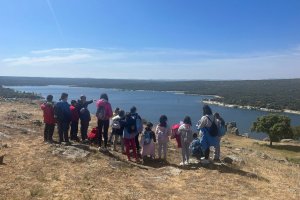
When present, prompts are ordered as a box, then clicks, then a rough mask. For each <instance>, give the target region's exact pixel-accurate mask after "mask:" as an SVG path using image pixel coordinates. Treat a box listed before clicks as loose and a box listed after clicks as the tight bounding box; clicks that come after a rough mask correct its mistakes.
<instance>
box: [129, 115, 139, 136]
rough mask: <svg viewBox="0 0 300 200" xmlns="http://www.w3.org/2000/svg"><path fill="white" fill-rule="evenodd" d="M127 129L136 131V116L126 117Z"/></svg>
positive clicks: (132, 131) (131, 131)
mask: <svg viewBox="0 0 300 200" xmlns="http://www.w3.org/2000/svg"><path fill="white" fill-rule="evenodd" d="M126 129H127V131H128V133H136V132H137V126H136V117H134V116H128V117H127V119H126Z"/></svg>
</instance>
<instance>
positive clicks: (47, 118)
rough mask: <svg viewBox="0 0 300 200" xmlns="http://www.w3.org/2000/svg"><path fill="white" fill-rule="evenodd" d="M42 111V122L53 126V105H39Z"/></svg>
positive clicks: (47, 103) (46, 103)
mask: <svg viewBox="0 0 300 200" xmlns="http://www.w3.org/2000/svg"><path fill="white" fill-rule="evenodd" d="M41 109H42V110H43V116H44V122H45V123H46V124H55V122H56V120H55V118H54V104H53V103H52V102H45V103H43V104H42V105H41Z"/></svg>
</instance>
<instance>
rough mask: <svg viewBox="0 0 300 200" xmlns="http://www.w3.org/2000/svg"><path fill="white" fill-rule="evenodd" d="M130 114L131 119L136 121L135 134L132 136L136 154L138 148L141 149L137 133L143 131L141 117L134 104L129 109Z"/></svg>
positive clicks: (138, 150)
mask: <svg viewBox="0 0 300 200" xmlns="http://www.w3.org/2000/svg"><path fill="white" fill-rule="evenodd" d="M130 115H131V117H132V118H133V119H135V121H136V126H137V134H136V136H135V138H134V140H135V146H136V150H137V152H138V154H139V153H140V149H141V146H140V142H139V134H140V133H142V131H143V123H142V118H141V117H140V115H139V114H138V113H137V109H136V107H135V106H133V107H132V108H131V109H130Z"/></svg>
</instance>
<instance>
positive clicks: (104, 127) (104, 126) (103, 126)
mask: <svg viewBox="0 0 300 200" xmlns="http://www.w3.org/2000/svg"><path fill="white" fill-rule="evenodd" d="M108 128H109V120H98V131H99V146H100V147H101V145H102V134H103V137H104V147H107V139H108V136H107V134H108Z"/></svg>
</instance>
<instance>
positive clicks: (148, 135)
mask: <svg viewBox="0 0 300 200" xmlns="http://www.w3.org/2000/svg"><path fill="white" fill-rule="evenodd" d="M151 133H152V132H151V131H145V133H144V145H147V144H150V143H151V139H152V136H151Z"/></svg>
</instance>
